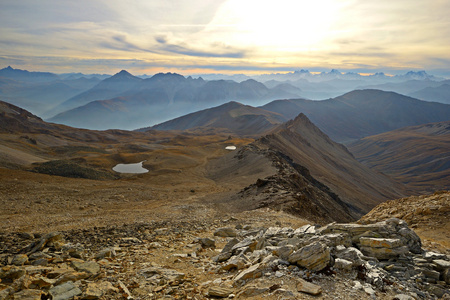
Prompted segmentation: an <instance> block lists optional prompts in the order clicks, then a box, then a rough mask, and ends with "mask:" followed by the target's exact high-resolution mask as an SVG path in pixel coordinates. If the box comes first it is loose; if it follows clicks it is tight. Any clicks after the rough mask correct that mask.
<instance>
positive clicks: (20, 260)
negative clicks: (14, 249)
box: [11, 254, 28, 266]
mask: <svg viewBox="0 0 450 300" xmlns="http://www.w3.org/2000/svg"><path fill="white" fill-rule="evenodd" d="M27 262H28V256H27V255H26V254H17V255H14V257H13V259H12V261H11V264H12V265H15V266H23V265H24V264H25V263H27Z"/></svg>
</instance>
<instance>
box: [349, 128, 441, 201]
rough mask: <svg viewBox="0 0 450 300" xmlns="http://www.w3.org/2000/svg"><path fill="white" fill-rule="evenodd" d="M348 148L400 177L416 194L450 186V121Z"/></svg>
mask: <svg viewBox="0 0 450 300" xmlns="http://www.w3.org/2000/svg"><path fill="white" fill-rule="evenodd" d="M348 147H349V149H350V151H351V152H352V153H353V154H354V155H355V157H356V158H357V159H358V160H359V161H360V162H362V163H363V164H365V165H367V166H369V167H371V168H373V169H375V170H378V171H380V172H383V173H385V174H387V175H389V176H391V177H392V178H396V179H397V180H398V181H400V182H402V183H404V184H405V185H406V186H407V187H408V188H409V189H410V191H411V192H412V193H430V192H434V191H437V190H447V189H450V121H447V122H439V123H431V124H425V125H420V126H412V127H405V128H402V129H398V130H394V131H390V132H386V133H383V134H379V135H375V136H370V137H366V138H364V139H361V140H359V141H357V142H354V143H351V144H350V145H349V146H348Z"/></svg>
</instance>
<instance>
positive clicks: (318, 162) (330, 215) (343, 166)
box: [209, 114, 403, 221]
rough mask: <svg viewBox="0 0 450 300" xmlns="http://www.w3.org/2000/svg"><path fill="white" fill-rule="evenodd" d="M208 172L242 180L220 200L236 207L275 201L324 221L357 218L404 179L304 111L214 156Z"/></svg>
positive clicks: (393, 195)
mask: <svg viewBox="0 0 450 300" xmlns="http://www.w3.org/2000/svg"><path fill="white" fill-rule="evenodd" d="M209 174H210V175H209V176H210V177H211V178H212V179H214V180H216V181H218V182H222V181H223V182H239V184H240V185H241V188H242V189H241V191H240V192H239V193H237V194H235V195H232V196H230V195H227V196H226V197H224V198H221V199H220V201H219V202H221V203H226V204H227V205H228V206H230V207H233V208H234V209H255V208H262V207H270V208H277V209H283V210H287V211H291V212H295V213H296V214H299V215H301V216H305V217H306V216H307V215H308V216H309V217H311V216H314V217H315V218H316V219H317V220H321V221H323V220H327V221H329V220H336V221H346V220H352V219H355V218H357V217H359V216H361V215H362V214H364V213H366V212H368V211H369V210H370V209H371V208H372V207H374V206H375V205H377V204H378V203H381V202H382V201H385V200H387V199H391V198H396V197H399V196H401V195H402V192H403V187H402V186H401V184H399V183H397V182H395V181H393V180H392V179H390V178H388V177H387V176H385V175H383V174H381V173H377V172H374V171H372V170H371V169H369V168H368V167H366V166H364V165H362V164H361V163H359V162H358V161H357V160H356V159H355V158H354V157H353V155H352V154H351V153H350V152H349V151H348V150H347V149H346V148H345V147H344V146H343V145H341V144H338V143H335V142H333V141H332V140H331V139H330V138H329V137H328V136H327V135H325V134H324V133H323V132H322V131H321V130H320V129H319V128H317V127H316V126H315V125H314V124H313V123H311V121H310V120H309V119H308V118H307V117H306V116H305V115H304V114H300V115H299V116H297V117H296V118H295V119H294V120H291V121H289V122H286V123H284V124H281V125H279V126H277V127H276V128H275V129H273V130H272V132H271V133H270V134H267V135H265V136H263V137H261V138H259V139H257V140H256V141H255V142H253V143H251V144H250V145H248V146H245V147H243V148H242V149H240V150H239V152H238V153H237V154H235V153H230V154H229V155H227V156H225V157H223V158H221V159H219V160H217V161H214V162H212V163H211V164H210V165H209ZM243 178H245V180H244V179H243Z"/></svg>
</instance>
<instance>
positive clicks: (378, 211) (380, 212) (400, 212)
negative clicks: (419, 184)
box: [359, 191, 450, 255]
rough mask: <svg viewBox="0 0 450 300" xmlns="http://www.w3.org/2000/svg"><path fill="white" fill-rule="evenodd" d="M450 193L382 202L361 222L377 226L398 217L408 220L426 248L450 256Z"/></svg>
mask: <svg viewBox="0 0 450 300" xmlns="http://www.w3.org/2000/svg"><path fill="white" fill-rule="evenodd" d="M449 213H450V192H448V191H447V192H446V191H441V192H436V193H434V194H432V195H422V196H412V197H408V198H401V199H396V200H391V201H386V202H384V203H381V204H380V205H378V206H376V207H375V208H374V209H372V210H371V211H370V212H369V213H368V214H367V215H365V216H364V217H363V218H361V220H360V221H359V222H360V223H373V222H378V221H380V220H385V219H386V218H390V217H395V218H400V219H402V220H405V221H406V222H407V223H408V224H409V226H410V227H411V228H413V229H414V231H416V232H417V233H418V234H419V235H420V237H421V238H422V241H423V242H424V245H425V246H426V247H427V248H428V249H433V250H434V251H438V252H441V253H446V254H448V255H450V234H449V233H450V222H449V220H448V216H449Z"/></svg>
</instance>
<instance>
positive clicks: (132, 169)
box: [113, 160, 148, 174]
mask: <svg viewBox="0 0 450 300" xmlns="http://www.w3.org/2000/svg"><path fill="white" fill-rule="evenodd" d="M144 161H145V160H144ZM144 161H141V162H139V163H135V164H118V165H116V166H115V167H114V168H113V171H116V172H118V173H131V174H141V173H147V172H148V170H147V169H146V168H144V167H143V166H142V164H143V163H144Z"/></svg>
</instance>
